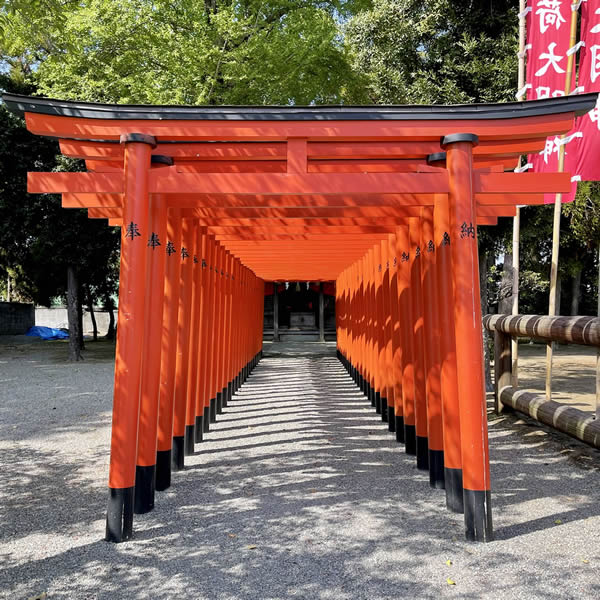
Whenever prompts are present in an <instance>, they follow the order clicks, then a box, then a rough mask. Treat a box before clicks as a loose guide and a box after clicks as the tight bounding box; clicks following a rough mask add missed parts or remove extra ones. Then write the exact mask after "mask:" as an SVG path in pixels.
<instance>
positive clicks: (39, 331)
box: [25, 325, 69, 340]
mask: <svg viewBox="0 0 600 600" xmlns="http://www.w3.org/2000/svg"><path fill="white" fill-rule="evenodd" d="M25 335H29V336H31V337H39V338H42V339H43V340H66V339H69V334H68V333H65V332H64V331H61V330H60V329H53V328H52V327H40V326H37V325H36V326H35V327H30V328H29V329H28V330H27V333H26V334H25Z"/></svg>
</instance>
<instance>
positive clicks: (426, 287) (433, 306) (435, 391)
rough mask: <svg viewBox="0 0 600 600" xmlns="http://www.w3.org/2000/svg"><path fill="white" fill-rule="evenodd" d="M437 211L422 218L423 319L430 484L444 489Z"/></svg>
mask: <svg viewBox="0 0 600 600" xmlns="http://www.w3.org/2000/svg"><path fill="white" fill-rule="evenodd" d="M433 239H434V237H433V209H432V208H430V207H427V208H424V209H422V217H421V248H422V252H421V278H422V287H423V317H424V332H425V387H426V391H427V431H428V439H429V483H430V484H431V486H432V487H434V488H441V489H443V488H444V436H443V429H442V398H441V392H440V352H439V341H440V338H441V336H442V333H441V331H440V328H439V318H438V311H439V300H438V295H437V285H436V273H435V259H436V256H435V254H436V253H435V242H434V241H433Z"/></svg>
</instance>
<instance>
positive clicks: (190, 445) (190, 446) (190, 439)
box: [184, 425, 196, 456]
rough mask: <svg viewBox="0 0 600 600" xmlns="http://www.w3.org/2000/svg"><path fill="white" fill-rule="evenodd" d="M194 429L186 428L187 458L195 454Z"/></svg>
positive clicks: (185, 445)
mask: <svg viewBox="0 0 600 600" xmlns="http://www.w3.org/2000/svg"><path fill="white" fill-rule="evenodd" d="M194 429H195V427H194V426H193V425H186V426H185V444H184V452H185V455H186V456H191V455H192V454H194V438H195V437H196V434H195V433H194Z"/></svg>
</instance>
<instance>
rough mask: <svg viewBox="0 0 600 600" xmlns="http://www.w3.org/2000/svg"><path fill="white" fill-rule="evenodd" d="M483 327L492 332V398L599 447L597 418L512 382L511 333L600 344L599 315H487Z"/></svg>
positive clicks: (498, 405) (498, 408)
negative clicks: (516, 386)
mask: <svg viewBox="0 0 600 600" xmlns="http://www.w3.org/2000/svg"><path fill="white" fill-rule="evenodd" d="M483 325H484V327H485V328H486V329H487V330H488V331H490V332H491V333H493V334H494V372H495V377H494V402H495V409H496V412H497V413H501V412H502V410H503V409H504V408H505V407H510V408H513V409H515V410H518V411H519V412H522V413H524V414H526V415H529V416H530V417H533V418H534V419H537V420H538V421H540V422H541V423H544V424H546V425H549V426H550V427H554V428H555V429H558V430H559V431H562V432H564V433H566V434H568V435H570V436H572V437H575V438H577V439H579V440H581V441H583V442H586V443H588V444H590V445H591V446H594V447H596V448H600V419H596V418H595V415H590V414H589V413H586V412H584V411H581V410H579V409H577V408H574V407H572V406H569V405H566V404H561V403H559V402H554V401H552V400H546V398H545V396H544V394H543V393H536V392H532V391H528V390H521V389H518V388H514V387H513V386H512V357H511V339H512V337H528V338H532V339H535V340H540V341H544V342H560V343H567V344H578V345H583V346H593V347H595V348H600V318H595V317H550V316H547V315H486V316H485V317H484V318H483Z"/></svg>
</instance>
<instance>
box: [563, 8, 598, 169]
mask: <svg viewBox="0 0 600 600" xmlns="http://www.w3.org/2000/svg"><path fill="white" fill-rule="evenodd" d="M580 43H581V50H580V55H579V78H578V86H577V91H578V92H579V93H588V92H598V91H600V0H587V2H584V3H583V4H582V5H581V42H580ZM568 137H570V138H572V139H571V140H570V141H569V143H568V145H567V148H566V149H567V154H566V157H565V165H566V168H565V170H567V171H569V172H570V173H571V175H572V176H573V180H574V181H599V180H600V163H599V162H598V155H599V153H600V102H599V103H598V104H596V107H595V108H594V109H592V110H591V111H590V112H588V113H587V114H585V115H583V116H582V117H579V118H578V119H577V120H576V121H575V129H574V131H573V132H571V134H570V135H569V136H568Z"/></svg>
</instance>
